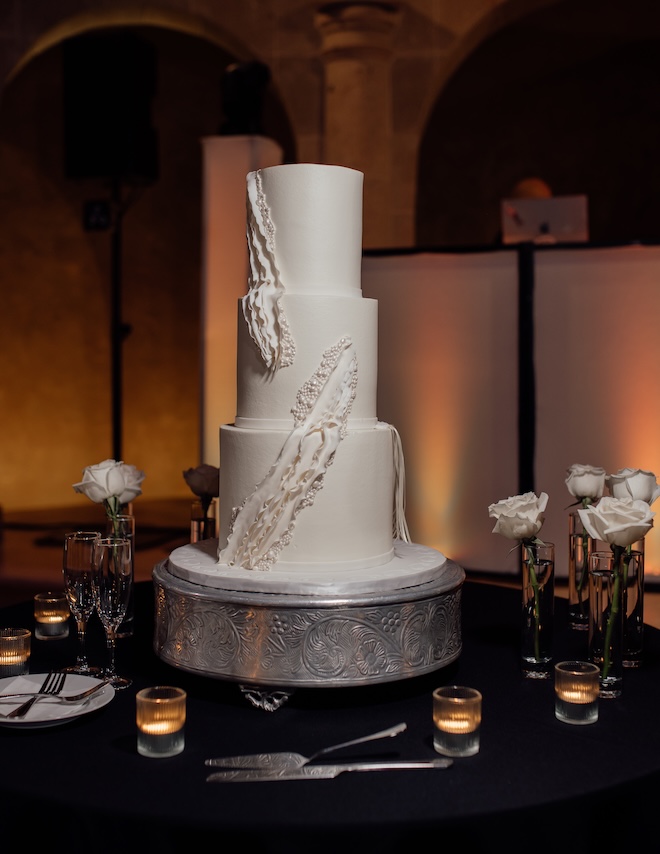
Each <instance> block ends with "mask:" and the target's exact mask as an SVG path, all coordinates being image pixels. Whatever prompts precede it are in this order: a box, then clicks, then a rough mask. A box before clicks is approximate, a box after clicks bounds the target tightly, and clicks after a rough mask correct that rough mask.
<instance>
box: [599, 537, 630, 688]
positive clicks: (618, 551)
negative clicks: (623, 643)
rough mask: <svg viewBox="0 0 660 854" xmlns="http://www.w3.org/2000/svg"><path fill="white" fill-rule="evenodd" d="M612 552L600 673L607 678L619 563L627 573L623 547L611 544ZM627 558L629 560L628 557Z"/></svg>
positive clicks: (617, 599)
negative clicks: (611, 569)
mask: <svg viewBox="0 0 660 854" xmlns="http://www.w3.org/2000/svg"><path fill="white" fill-rule="evenodd" d="M628 548H630V547H628ZM612 552H613V554H614V583H613V585H612V601H611V602H610V613H609V615H608V617H607V626H606V627H605V640H604V641H603V671H602V674H601V675H602V678H603V679H606V678H607V676H608V675H609V672H610V667H611V666H612V655H611V646H612V633H613V631H614V626H615V623H616V621H617V615H618V614H619V611H620V608H619V603H620V600H621V572H620V570H619V567H620V566H621V564H624V565H625V566H626V570H625V571H626V574H627V563H628V562H627V561H625V560H624V559H623V555H624V548H623V547H622V546H612ZM628 560H630V558H628Z"/></svg>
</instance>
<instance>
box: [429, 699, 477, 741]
mask: <svg viewBox="0 0 660 854" xmlns="http://www.w3.org/2000/svg"><path fill="white" fill-rule="evenodd" d="M481 701H482V697H481V693H480V692H479V691H477V689H476V688H468V687H466V686H463V685H444V686H443V687H441V688H436V689H435V691H434V692H433V747H434V748H435V751H436V752H437V753H441V754H442V755H443V756H474V754H475V753H478V752H479V735H480V729H481Z"/></svg>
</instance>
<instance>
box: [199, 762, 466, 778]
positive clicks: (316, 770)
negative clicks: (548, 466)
mask: <svg viewBox="0 0 660 854" xmlns="http://www.w3.org/2000/svg"><path fill="white" fill-rule="evenodd" d="M452 764H453V760H452V759H411V760H405V759H397V760H394V761H392V762H353V763H350V764H343V765H303V766H302V767H300V768H289V769H283V770H280V771H277V770H272V769H265V768H261V769H260V768H233V769H232V768H225V769H223V770H222V771H214V772H213V774H209V776H208V777H207V778H206V782H207V783H261V782H264V783H265V782H269V783H274V782H277V781H280V780H332V779H333V778H334V777H338V776H339V775H340V774H344V773H345V772H347V771H418V770H424V769H431V770H433V769H439V768H449V767H450V766H451V765H452Z"/></svg>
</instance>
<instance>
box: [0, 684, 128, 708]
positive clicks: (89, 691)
mask: <svg viewBox="0 0 660 854" xmlns="http://www.w3.org/2000/svg"><path fill="white" fill-rule="evenodd" d="M111 682H112V679H104V680H103V682H99V683H98V684H97V685H92V687H91V688H86V689H85V690H84V691H80V692H79V693H78V694H50V695H49V697H50V699H51V700H58V701H59V702H61V703H79V702H80V701H81V700H87V699H88V698H89V697H91V696H92V695H93V694H96V692H97V691H100V690H101V688H105V686H106V685H109V684H110V683H111ZM36 696H38V695H37V694H35V693H34V691H29V692H23V693H21V694H0V703H3V702H4V701H5V700H19V699H20V698H21V697H36Z"/></svg>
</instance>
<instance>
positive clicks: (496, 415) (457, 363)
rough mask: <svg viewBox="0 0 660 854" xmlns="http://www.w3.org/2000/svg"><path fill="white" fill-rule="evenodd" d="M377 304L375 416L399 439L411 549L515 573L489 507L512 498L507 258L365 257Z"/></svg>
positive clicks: (513, 365)
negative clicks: (428, 548)
mask: <svg viewBox="0 0 660 854" xmlns="http://www.w3.org/2000/svg"><path fill="white" fill-rule="evenodd" d="M362 285H363V292H364V295H365V297H371V298H374V299H377V300H378V303H379V349H378V352H379V365H378V377H379V379H378V415H379V418H380V419H381V420H383V421H387V422H389V423H391V424H393V425H394V426H395V427H396V428H397V429H398V431H399V433H400V434H401V440H402V442H403V449H404V454H405V460H406V476H407V519H408V524H409V526H410V530H411V535H412V539H413V540H414V541H415V542H418V543H422V544H424V545H428V546H433V547H435V548H437V549H439V550H440V551H442V552H443V553H444V554H446V555H447V556H448V557H450V558H452V559H453V560H456V561H457V562H458V563H459V564H460V565H461V566H463V567H465V568H466V569H471V570H475V571H488V570H490V571H494V572H506V573H515V572H517V570H518V556H517V553H515V552H513V553H512V552H511V551H510V548H511V546H510V543H509V541H507V540H505V539H504V538H503V537H500V536H497V535H495V534H492V533H491V532H492V528H493V522H492V520H491V519H490V518H489V517H488V505H489V504H491V503H492V502H494V501H498V500H499V499H501V498H506V497H508V496H510V495H515V494H516V493H517V492H518V437H517V405H518V402H517V393H518V392H517V388H518V385H517V383H518V374H517V371H518V368H517V294H518V272H517V254H516V252H515V251H498V252H487V253H483V254H481V253H473V254H432V253H419V254H410V255H405V254H404V255H386V256H369V257H365V259H364V262H363V278H362Z"/></svg>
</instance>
